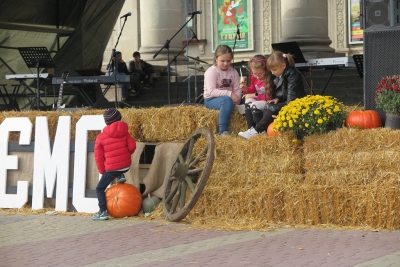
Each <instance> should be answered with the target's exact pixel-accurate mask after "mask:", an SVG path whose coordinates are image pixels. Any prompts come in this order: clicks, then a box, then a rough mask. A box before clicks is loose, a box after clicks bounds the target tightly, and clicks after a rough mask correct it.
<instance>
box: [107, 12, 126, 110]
mask: <svg viewBox="0 0 400 267" xmlns="http://www.w3.org/2000/svg"><path fill="white" fill-rule="evenodd" d="M127 19H128V16H126V17H125V20H124V23H123V24H122V28H121V31H120V32H119V35H118V38H117V43H116V44H115V46H114V48H113V49H112V52H111V58H110V61H109V63H108V66H107V70H108V71H110V70H111V69H112V61H113V59H114V88H115V108H119V101H118V84H119V82H118V56H117V45H118V42H119V38H120V37H121V34H122V31H123V30H124V27H125V23H126V21H127Z"/></svg>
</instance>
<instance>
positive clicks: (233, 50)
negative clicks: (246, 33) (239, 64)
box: [232, 24, 240, 64]
mask: <svg viewBox="0 0 400 267" xmlns="http://www.w3.org/2000/svg"><path fill="white" fill-rule="evenodd" d="M238 36H239V40H240V30H239V24H238V25H237V31H236V34H235V42H234V43H233V49H232V53H233V55H235V46H236V40H237V37H238ZM233 63H235V56H233V60H232V64H233Z"/></svg>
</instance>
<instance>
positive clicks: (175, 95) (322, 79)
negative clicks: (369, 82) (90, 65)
mask: <svg viewBox="0 0 400 267" xmlns="http://www.w3.org/2000/svg"><path fill="white" fill-rule="evenodd" d="M331 73H332V71H331V70H318V69H315V70H314V69H313V70H312V71H311V72H308V71H307V72H303V74H304V85H305V89H306V93H307V94H321V93H322V91H323V88H324V86H325V84H326V82H327V81H328V79H329V76H330V75H331ZM186 78H187V77H186V76H178V77H177V82H176V81H175V76H171V77H170V81H171V82H170V84H169V91H170V92H169V93H168V82H167V81H168V77H167V76H164V75H162V76H159V79H155V80H154V88H152V89H143V90H142V94H141V96H138V97H131V98H130V99H128V100H127V103H128V104H130V105H132V106H133V107H137V108H139V107H142V108H144V107H162V106H164V105H168V104H181V103H194V101H195V99H196V97H197V96H198V95H200V94H202V93H203V86H204V75H203V74H197V75H196V77H194V76H191V77H190V91H189V90H188V88H189V86H188V82H187V80H186V81H184V80H185V79H186ZM195 80H196V84H195ZM306 80H307V81H308V82H309V83H310V84H311V81H312V85H313V90H311V89H310V88H309V87H308V85H307V83H306ZM196 87H197V88H196ZM363 88H364V83H363V79H362V78H360V77H359V75H358V72H357V70H356V69H355V68H345V69H342V70H335V72H334V74H333V76H332V77H331V80H330V82H329V83H328V85H327V86H326V88H325V91H324V95H330V96H333V97H336V98H337V99H338V100H339V101H341V102H343V103H344V104H346V105H356V104H360V105H363V104H364V102H363V101H364V89H363ZM196 89H197V92H195V91H196Z"/></svg>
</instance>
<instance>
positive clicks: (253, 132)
mask: <svg viewBox="0 0 400 267" xmlns="http://www.w3.org/2000/svg"><path fill="white" fill-rule="evenodd" d="M238 135H239V136H241V137H243V138H246V139H250V138H252V137H254V136H257V135H258V133H257V131H256V129H254V128H253V127H251V128H250V129H248V130H247V131H245V132H239V133H238Z"/></svg>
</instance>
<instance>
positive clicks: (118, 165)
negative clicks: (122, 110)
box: [94, 121, 136, 174]
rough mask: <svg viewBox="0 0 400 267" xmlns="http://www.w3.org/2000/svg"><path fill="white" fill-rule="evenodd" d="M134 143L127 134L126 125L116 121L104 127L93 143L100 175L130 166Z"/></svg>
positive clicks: (134, 147)
mask: <svg viewBox="0 0 400 267" xmlns="http://www.w3.org/2000/svg"><path fill="white" fill-rule="evenodd" d="M135 149H136V141H135V139H133V138H132V137H131V136H130V134H129V132H128V124H126V123H125V122H123V121H116V122H113V123H111V124H110V125H107V126H106V127H104V129H103V132H101V133H100V134H99V135H98V136H97V137H96V141H95V143H94V157H95V160H96V165H97V169H98V170H99V173H100V174H103V173H104V172H105V171H115V170H120V169H123V168H129V167H130V166H131V163H132V161H131V155H132V154H133V152H135Z"/></svg>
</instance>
